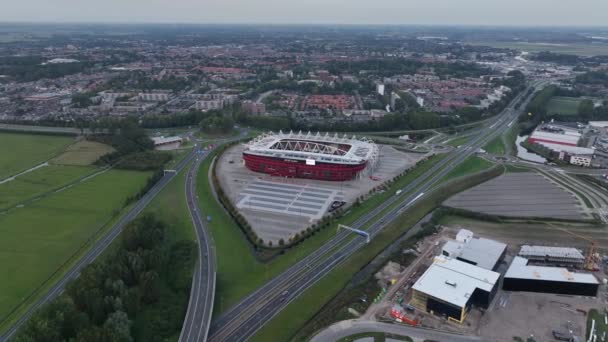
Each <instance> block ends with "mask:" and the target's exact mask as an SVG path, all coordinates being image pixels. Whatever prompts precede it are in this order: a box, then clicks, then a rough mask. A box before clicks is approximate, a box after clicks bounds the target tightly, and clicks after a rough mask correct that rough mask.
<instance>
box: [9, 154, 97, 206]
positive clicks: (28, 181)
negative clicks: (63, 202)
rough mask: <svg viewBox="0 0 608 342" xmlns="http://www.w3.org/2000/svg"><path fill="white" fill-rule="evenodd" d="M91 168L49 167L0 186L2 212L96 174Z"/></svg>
mask: <svg viewBox="0 0 608 342" xmlns="http://www.w3.org/2000/svg"><path fill="white" fill-rule="evenodd" d="M95 170H96V169H95V168H93V167H89V166H58V165H49V166H45V167H42V168H39V169H36V170H34V171H32V172H28V173H26V174H23V175H21V176H19V177H16V178H15V179H14V180H11V181H8V182H5V183H2V184H0V210H2V209H6V208H9V207H12V206H14V205H17V204H18V203H20V202H22V201H26V200H28V199H31V198H34V197H37V196H40V195H43V194H45V193H47V192H49V191H54V190H55V189H58V188H60V187H61V186H63V185H66V184H68V183H70V182H73V181H76V180H78V179H79V178H82V177H86V176H87V175H89V174H92V173H93V172H95Z"/></svg>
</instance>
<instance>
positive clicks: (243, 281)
mask: <svg viewBox="0 0 608 342" xmlns="http://www.w3.org/2000/svg"><path fill="white" fill-rule="evenodd" d="M215 155H217V152H212V155H211V156H209V157H208V159H207V160H205V161H204V162H203V163H202V165H201V169H200V171H199V173H198V179H197V193H198V196H199V205H200V210H201V212H202V213H203V215H204V216H211V222H209V224H208V227H209V230H210V231H211V234H212V236H213V240H214V243H215V246H216V254H217V255H216V257H217V272H218V273H217V286H216V296H215V305H214V314H216V315H217V314H219V313H221V312H223V311H225V310H226V309H228V308H229V307H231V306H232V305H233V304H236V303H237V302H238V300H239V299H241V298H242V297H244V296H246V295H247V294H249V293H251V292H252V291H253V290H255V289H256V288H258V287H259V286H261V285H263V284H264V283H265V282H267V281H268V280H270V279H271V278H272V277H274V276H276V275H277V274H279V273H280V272H281V271H283V270H285V269H286V268H287V267H289V266H291V265H293V264H294V263H295V262H297V261H298V260H300V259H301V258H303V257H305V256H306V255H309V254H310V253H312V252H314V251H315V250H316V249H317V248H318V247H320V246H321V245H322V244H323V243H324V242H325V241H326V240H327V239H329V238H330V237H331V236H333V235H335V234H336V231H335V227H336V225H337V223H342V224H346V225H348V224H351V223H352V222H354V221H355V220H356V219H357V218H359V217H361V216H362V215H364V214H365V213H366V212H368V211H369V210H371V209H373V208H375V207H376V206H378V205H379V204H381V203H382V202H384V201H385V200H386V199H387V198H389V197H390V196H394V191H395V190H396V189H399V188H402V187H403V186H405V185H406V184H408V183H410V182H411V181H413V180H414V179H416V178H417V177H418V176H420V175H421V174H422V173H424V172H425V171H426V170H428V169H429V168H431V167H432V166H433V165H435V163H437V162H439V160H441V159H442V158H443V157H444V155H439V156H435V157H433V158H431V159H429V160H427V161H425V162H422V163H420V164H419V165H418V166H417V167H415V168H414V169H413V170H411V171H410V172H409V173H408V174H407V175H405V176H404V177H402V178H401V179H399V180H398V181H397V182H395V183H394V184H392V186H391V187H390V188H389V189H388V190H386V191H385V192H383V193H376V194H374V195H373V196H371V197H370V198H368V199H367V200H365V201H364V202H362V203H361V204H360V205H359V206H353V207H351V209H349V210H348V211H347V212H346V213H345V214H344V216H342V218H341V219H339V220H338V221H337V222H334V224H332V225H331V226H330V227H328V228H326V229H323V230H321V231H320V232H317V233H315V234H313V235H312V236H310V237H308V238H307V239H305V240H304V241H302V242H300V243H299V244H297V245H295V246H293V247H291V248H289V249H286V250H284V251H283V252H281V253H282V254H281V255H278V256H277V257H275V258H273V259H272V260H270V261H268V262H265V263H263V262H260V261H259V260H258V259H256V257H255V252H254V250H253V247H252V245H251V244H249V242H248V241H247V238H246V237H245V235H244V234H243V233H242V231H241V229H240V228H239V227H238V226H237V225H236V223H235V222H234V221H233V220H232V218H231V217H230V216H228V214H227V213H226V212H225V211H224V209H223V207H222V206H221V205H220V204H219V203H218V202H217V201H216V199H215V197H214V196H213V193H212V192H211V188H210V184H209V181H208V172H209V168H210V165H211V160H212V158H213V156H215Z"/></svg>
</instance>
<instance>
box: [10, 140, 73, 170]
mask: <svg viewBox="0 0 608 342" xmlns="http://www.w3.org/2000/svg"><path fill="white" fill-rule="evenodd" d="M72 142H74V138H73V137H62V136H50V135H36V134H17V133H0V146H2V148H3V149H5V150H3V151H10V152H11V153H6V152H2V153H0V180H2V179H4V178H6V177H9V176H11V175H14V174H16V173H19V172H21V171H24V170H26V169H28V168H30V167H33V166H35V165H37V164H39V163H42V162H44V161H46V160H48V159H50V158H53V157H54V156H56V155H57V154H59V153H60V152H61V151H63V150H64V149H65V148H66V147H67V146H68V145H69V144H70V143H72Z"/></svg>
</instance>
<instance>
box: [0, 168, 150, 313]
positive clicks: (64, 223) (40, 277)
mask: <svg viewBox="0 0 608 342" xmlns="http://www.w3.org/2000/svg"><path fill="white" fill-rule="evenodd" d="M149 175H150V173H148V172H135V171H122V170H111V171H108V172H106V173H104V174H102V175H99V176H98V177H94V178H91V179H89V180H87V181H85V182H83V183H78V184H76V185H74V186H73V187H70V188H68V189H66V190H63V191H61V192H57V193H54V194H52V195H51V196H48V197H45V198H44V199H41V200H40V201H36V202H34V203H31V204H28V205H27V206H25V207H23V208H18V209H15V210H11V211H9V212H8V213H5V214H0V236H1V237H2V238H1V239H0V269H2V281H1V282H0V325H1V324H3V321H5V320H6V319H7V315H9V314H10V313H11V312H12V311H13V310H15V309H17V308H19V309H23V307H19V305H20V304H22V303H23V302H24V301H29V300H31V299H30V298H29V297H30V296H32V295H33V296H35V295H36V290H37V289H39V288H40V287H42V286H45V285H44V283H45V281H47V280H48V279H49V278H50V277H53V276H54V273H55V272H58V271H59V272H61V271H60V270H61V268H62V266H63V265H65V264H67V263H70V262H71V258H72V257H74V256H75V255H76V254H78V253H80V252H82V249H83V248H85V247H86V246H87V243H88V242H90V241H91V240H94V239H95V238H97V236H98V234H99V232H100V231H102V230H103V229H106V228H107V224H108V223H109V222H110V221H112V220H113V219H115V217H116V216H117V215H118V214H119V213H120V212H121V209H122V208H123V206H124V204H125V200H126V199H127V197H129V196H131V195H133V194H135V193H136V192H137V191H139V190H140V189H141V188H142V187H143V186H144V184H145V182H146V180H147V178H148V177H149Z"/></svg>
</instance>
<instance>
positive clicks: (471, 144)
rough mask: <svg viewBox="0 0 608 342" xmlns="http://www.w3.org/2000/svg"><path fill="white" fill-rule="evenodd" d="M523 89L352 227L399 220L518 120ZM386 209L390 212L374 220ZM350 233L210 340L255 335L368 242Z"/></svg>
mask: <svg viewBox="0 0 608 342" xmlns="http://www.w3.org/2000/svg"><path fill="white" fill-rule="evenodd" d="M541 84H542V82H535V85H534V86H535V87H536V88H538V86H540V85H541ZM525 93H526V92H522V94H521V95H519V96H518V97H516V98H515V99H514V100H513V101H512V102H511V104H510V105H509V106H508V107H507V108H506V109H505V110H504V111H503V113H501V115H499V116H498V117H496V118H495V120H493V121H491V122H489V123H488V124H487V127H485V128H486V129H485V130H480V132H479V133H478V134H477V135H475V136H474V137H473V138H472V139H471V140H469V141H468V142H467V143H465V144H463V145H462V146H461V147H460V148H458V149H455V150H454V151H453V152H451V153H449V154H448V156H447V157H446V158H444V159H442V160H441V161H440V162H438V163H437V164H435V165H434V166H433V167H431V168H430V169H429V170H428V171H427V172H425V173H424V174H423V175H421V176H420V177H419V178H417V179H416V180H414V181H413V182H411V183H410V184H408V185H407V186H406V187H405V188H403V189H402V190H403V195H401V196H391V197H390V199H388V200H387V201H386V202H384V203H382V204H381V205H379V206H378V207H376V208H374V209H373V210H370V211H369V212H368V213H366V214H365V215H363V216H362V217H360V218H359V219H358V220H357V221H355V222H354V223H353V224H352V225H351V226H352V227H353V228H357V229H364V228H365V227H366V226H368V225H369V226H368V228H367V229H366V230H367V232H368V233H369V234H370V235H371V237H372V238H373V237H374V236H375V235H377V234H378V233H379V232H380V231H381V230H382V229H383V228H384V227H385V226H386V224H387V223H388V222H391V221H393V220H394V219H396V218H397V217H398V216H399V215H400V214H401V212H402V211H404V210H406V209H407V208H408V207H410V206H411V205H412V203H414V202H415V201H416V200H418V199H420V198H421V197H424V196H425V193H428V192H430V191H432V190H433V188H434V186H435V184H436V183H437V182H438V181H439V180H440V179H441V178H442V177H443V176H445V175H446V174H447V173H448V172H450V171H451V170H452V169H453V168H454V167H455V166H457V165H458V164H460V163H461V162H462V161H464V160H465V159H466V158H468V157H469V156H471V155H473V154H474V153H475V152H476V151H477V150H478V149H479V148H480V147H482V146H484V145H485V144H486V143H487V142H489V141H491V140H492V139H493V138H494V137H496V136H497V135H499V134H502V132H504V131H505V130H506V129H507V128H508V127H509V126H510V125H511V123H512V122H513V121H514V120H516V119H517V114H518V111H517V110H515V109H514V105H515V104H516V103H517V102H519V100H520V99H521V97H523V96H524V95H523V94H525ZM529 98H530V97H528V98H527V99H529ZM414 190H415V192H414ZM395 204H396V205H395ZM385 209H388V211H387V212H386V213H385V214H384V215H382V217H380V218H379V219H376V216H378V215H380V214H381V213H382V212H383V211H384V210H385ZM349 236H352V235H349V234H348V233H346V232H344V231H342V232H340V233H338V234H337V235H336V236H334V237H333V238H331V239H330V240H328V241H327V242H326V243H325V244H323V245H322V246H321V247H319V248H318V249H317V250H316V251H315V252H314V253H311V254H310V255H308V256H306V257H304V258H303V259H301V260H300V261H298V262H297V263H295V264H294V265H292V266H291V267H290V268H288V269H286V270H285V271H283V273H281V274H279V275H278V276H276V277H275V278H273V279H272V280H270V281H269V282H267V283H266V284H265V285H263V286H261V287H260V288H258V289H257V290H256V291H254V292H253V293H251V294H250V295H248V296H247V297H245V298H243V299H242V300H241V302H239V303H238V304H236V305H235V306H233V307H232V308H230V309H229V310H227V311H226V312H225V313H223V314H222V315H221V316H220V317H219V318H218V319H216V320H215V321H214V322H212V326H211V335H210V338H209V339H210V341H242V340H246V339H247V338H249V337H250V336H252V335H253V334H254V333H255V332H256V331H257V330H259V329H260V328H261V327H262V326H263V325H264V324H265V323H266V322H268V321H269V320H271V319H272V318H273V317H274V316H276V315H277V314H278V313H279V312H280V311H281V310H282V309H283V308H284V307H286V306H287V305H288V304H289V303H290V302H292V301H293V300H295V299H296V298H297V297H298V296H299V295H300V294H301V293H302V292H304V291H305V290H306V289H308V288H309V287H311V286H312V285H314V284H315V283H316V282H317V281H318V280H320V279H321V278H323V277H324V276H325V275H327V274H328V273H329V272H330V271H331V270H333V269H334V267H336V266H337V265H338V264H340V263H341V262H342V261H344V260H345V259H347V258H348V257H349V256H350V255H352V254H353V253H355V252H356V251H357V250H359V249H360V248H362V247H363V246H364V245H365V242H364V241H363V239H357V238H355V239H350V240H349V239H348V237H349Z"/></svg>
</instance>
